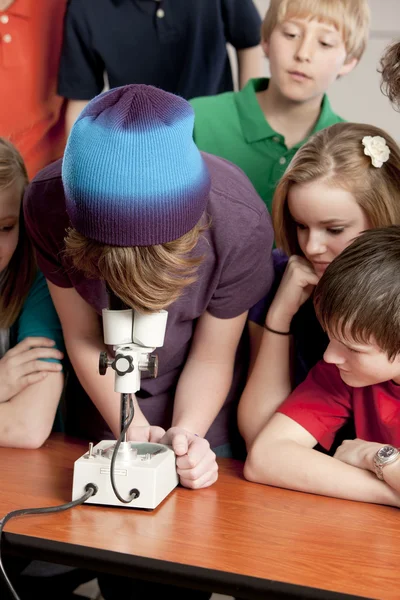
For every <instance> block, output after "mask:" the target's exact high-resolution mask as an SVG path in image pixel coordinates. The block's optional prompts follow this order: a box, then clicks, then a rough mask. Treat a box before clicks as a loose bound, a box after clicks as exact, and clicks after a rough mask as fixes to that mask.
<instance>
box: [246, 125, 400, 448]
mask: <svg viewBox="0 0 400 600" xmlns="http://www.w3.org/2000/svg"><path fill="white" fill-rule="evenodd" d="M272 217H273V224H274V230H275V238H276V245H277V250H275V251H274V254H275V256H274V263H275V271H276V280H277V281H276V286H275V290H276V293H275V294H274V295H273V299H271V297H270V298H265V299H264V300H262V301H261V302H260V303H258V305H256V306H255V307H254V308H253V309H252V310H251V311H250V313H249V328H250V335H251V346H252V368H251V373H250V376H249V379H248V383H247V385H246V388H245V390H244V392H243V395H242V398H241V400H240V405H239V413H238V415H239V427H240V430H241V433H242V435H243V437H244V439H245V441H246V444H247V447H249V446H250V445H251V443H252V442H253V440H254V438H255V436H256V435H257V433H258V432H259V431H260V429H261V428H262V426H263V425H264V424H265V423H266V422H267V421H268V420H269V418H270V417H271V416H272V414H273V413H274V412H275V410H276V408H277V407H278V406H279V405H280V404H281V402H283V400H284V399H285V398H286V397H287V396H288V395H289V393H290V392H291V390H292V389H293V387H294V386H295V385H297V384H298V383H300V382H301V381H302V380H303V379H304V378H305V376H306V375H307V373H308V371H309V370H310V369H311V368H312V367H313V366H314V365H315V364H316V362H318V360H320V359H321V358H322V355H323V352H324V351H325V349H326V346H327V337H326V335H325V333H324V332H323V330H322V329H321V327H320V325H319V323H318V321H317V318H316V316H315V312H314V308H313V304H312V294H313V290H314V288H315V286H316V284H317V283H318V280H319V278H320V277H321V275H322V274H323V272H324V271H325V269H326V267H327V266H328V264H330V262H332V260H333V259H334V258H335V257H336V256H337V255H338V254H340V253H341V252H342V251H343V250H344V248H346V247H347V246H348V245H349V244H350V243H351V241H352V240H353V239H354V238H355V237H357V236H358V235H359V234H360V233H361V232H362V231H365V230H367V229H371V228H375V227H384V226H386V225H393V224H398V223H400V149H399V147H398V145H397V144H396V142H395V141H394V140H393V139H392V138H391V137H390V136H389V135H388V134H386V133H385V132H384V131H382V130H381V129H378V128H377V127H373V126H371V125H363V124H355V123H339V124H336V125H333V126H331V127H329V128H327V129H325V130H322V131H320V132H318V133H317V134H315V135H314V136H312V137H311V138H310V140H309V141H308V142H307V143H306V144H305V145H304V146H303V147H302V148H301V149H300V150H299V151H298V152H297V154H296V155H295V157H294V158H293V160H292V161H291V163H290V164H289V166H288V169H287V170H286V172H285V174H284V176H283V177H282V179H281V180H280V183H279V184H278V186H277V188H276V192H275V195H274V200H273V210H272ZM288 257H289V259H288ZM271 300H272V301H271Z"/></svg>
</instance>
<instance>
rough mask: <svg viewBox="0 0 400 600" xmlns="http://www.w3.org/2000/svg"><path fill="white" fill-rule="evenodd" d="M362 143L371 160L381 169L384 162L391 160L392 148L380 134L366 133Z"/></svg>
mask: <svg viewBox="0 0 400 600" xmlns="http://www.w3.org/2000/svg"><path fill="white" fill-rule="evenodd" d="M362 144H363V146H364V154H366V155H367V156H370V157H371V162H372V164H373V166H374V167H376V168H377V169H380V168H381V166H382V165H383V163H385V162H386V161H387V160H389V156H390V148H389V146H388V145H387V143H386V140H385V138H383V137H381V136H380V135H374V136H371V135H366V136H365V137H363V139H362Z"/></svg>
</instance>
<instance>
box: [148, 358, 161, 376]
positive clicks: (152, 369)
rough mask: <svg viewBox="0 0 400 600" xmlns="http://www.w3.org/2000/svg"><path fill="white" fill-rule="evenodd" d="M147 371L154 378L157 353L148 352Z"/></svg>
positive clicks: (156, 368)
mask: <svg viewBox="0 0 400 600" xmlns="http://www.w3.org/2000/svg"><path fill="white" fill-rule="evenodd" d="M147 371H148V372H149V374H150V377H154V378H156V377H157V375H158V356H157V354H150V356H149V362H148V365H147Z"/></svg>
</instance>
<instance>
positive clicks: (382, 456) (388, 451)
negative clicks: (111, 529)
mask: <svg viewBox="0 0 400 600" xmlns="http://www.w3.org/2000/svg"><path fill="white" fill-rule="evenodd" d="M397 453H398V450H397V448H394V447H393V446H383V448H379V450H378V458H379V460H381V461H382V462H385V461H387V460H388V458H391V457H392V456H393V455H394V454H397Z"/></svg>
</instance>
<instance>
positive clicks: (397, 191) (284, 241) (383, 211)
mask: <svg viewBox="0 0 400 600" xmlns="http://www.w3.org/2000/svg"><path fill="white" fill-rule="evenodd" d="M365 136H381V137H383V138H384V139H385V140H386V143H387V145H388V147H389V149H390V156H389V160H388V161H387V162H385V163H384V164H383V165H382V167H381V168H379V169H378V168H376V167H374V166H372V163H371V158H370V157H369V156H366V155H365V154H364V147H363V145H362V139H363V138H364V137H365ZM318 180H319V181H323V182H324V183H326V184H328V185H332V186H334V187H340V188H343V189H345V190H347V191H349V192H350V193H351V194H352V195H353V196H354V198H355V200H356V201H357V203H358V205H359V206H360V207H361V208H362V209H363V211H364V212H365V214H366V216H367V218H368V221H369V223H370V226H371V227H385V226H387V225H396V224H400V148H399V146H398V145H397V144H396V142H395V141H394V139H393V138H392V137H391V136H390V135H388V134H387V133H385V132H384V131H382V129H380V128H379V127H374V126H373V125H364V124H362V123H337V124H336V125H332V126H331V127H327V128H326V129H323V130H321V131H319V132H318V133H316V134H314V135H313V136H312V137H311V138H310V139H309V140H308V142H306V143H305V144H304V146H302V147H301V148H300V149H299V150H298V152H297V153H296V154H295V156H294V157H293V159H292V160H291V162H290V163H289V166H288V168H287V169H286V171H285V173H284V175H283V177H282V178H281V180H280V181H279V183H278V185H277V187H276V190H275V194H274V198H273V203H272V219H273V224H274V231H275V239H276V245H277V246H278V247H279V248H282V250H284V251H285V252H286V254H288V255H291V254H300V255H301V254H302V252H301V249H300V246H299V244H298V240H297V230H296V223H295V222H294V221H293V218H292V216H291V214H290V211H289V208H288V193H289V190H290V188H291V186H292V185H294V184H304V183H310V182H312V181H318Z"/></svg>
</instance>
